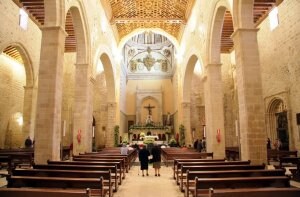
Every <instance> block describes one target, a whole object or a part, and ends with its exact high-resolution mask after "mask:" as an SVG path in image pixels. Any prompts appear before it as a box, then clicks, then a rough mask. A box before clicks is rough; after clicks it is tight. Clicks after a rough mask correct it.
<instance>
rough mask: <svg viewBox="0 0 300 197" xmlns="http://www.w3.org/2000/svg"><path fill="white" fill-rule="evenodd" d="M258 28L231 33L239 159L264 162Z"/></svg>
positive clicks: (264, 134)
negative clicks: (236, 90)
mask: <svg viewBox="0 0 300 197" xmlns="http://www.w3.org/2000/svg"><path fill="white" fill-rule="evenodd" d="M257 31H258V30H257V29H237V30H236V31H235V32H234V34H233V35H232V38H233V41H234V48H235V55H236V65H237V89H238V103H239V121H240V136H241V140H240V143H241V159H242V160H248V159H249V160H251V163H252V164H261V163H263V162H264V163H266V162H267V150H266V148H267V147H266V132H265V130H264V129H265V125H264V104H263V98H262V82H261V81H262V80H261V74H260V73H261V72H260V62H259V53H258V44H257Z"/></svg>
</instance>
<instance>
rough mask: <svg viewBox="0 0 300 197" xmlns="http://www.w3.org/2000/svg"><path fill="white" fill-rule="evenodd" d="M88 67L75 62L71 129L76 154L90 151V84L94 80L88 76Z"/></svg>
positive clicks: (91, 105)
mask: <svg viewBox="0 0 300 197" xmlns="http://www.w3.org/2000/svg"><path fill="white" fill-rule="evenodd" d="M89 69H90V66H89V64H76V71H75V72H76V73H75V81H76V83H75V99H74V100H75V107H74V130H73V153H74V154H76V155H77V154H79V153H84V152H91V151H92V126H93V113H92V108H93V102H92V97H93V94H92V92H93V88H92V84H93V83H94V82H93V80H91V78H90V72H89ZM79 136H80V142H79V139H78V138H79Z"/></svg>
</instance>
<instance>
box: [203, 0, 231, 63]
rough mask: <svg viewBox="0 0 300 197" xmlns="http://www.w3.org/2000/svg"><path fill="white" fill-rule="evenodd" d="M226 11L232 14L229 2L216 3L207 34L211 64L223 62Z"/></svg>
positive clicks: (224, 0) (221, 0)
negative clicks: (221, 57) (222, 37)
mask: <svg viewBox="0 0 300 197" xmlns="http://www.w3.org/2000/svg"><path fill="white" fill-rule="evenodd" d="M226 10H229V11H230V13H232V9H231V6H230V5H229V3H228V1H227V0H219V1H217V2H216V3H215V6H214V9H213V10H212V12H211V13H213V14H212V15H211V17H210V18H211V19H210V22H209V23H208V24H209V27H208V29H209V31H208V34H207V40H208V42H207V54H208V63H209V64H219V63H220V62H221V61H220V54H221V36H222V28H223V22H224V15H225V12H226ZM233 23H234V21H233ZM210 24H211V25H210Z"/></svg>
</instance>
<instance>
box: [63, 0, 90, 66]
mask: <svg viewBox="0 0 300 197" xmlns="http://www.w3.org/2000/svg"><path fill="white" fill-rule="evenodd" d="M68 6H69V7H68V9H66V12H65V17H67V13H68V12H69V11H70V13H71V16H72V20H73V26H74V30H75V36H76V63H77V64H85V63H89V60H90V52H89V48H90V45H89V41H88V40H89V33H88V32H89V31H88V26H87V19H86V14H85V10H84V8H83V5H82V3H81V2H80V1H78V0H73V1H71V2H70V4H69V5H68Z"/></svg>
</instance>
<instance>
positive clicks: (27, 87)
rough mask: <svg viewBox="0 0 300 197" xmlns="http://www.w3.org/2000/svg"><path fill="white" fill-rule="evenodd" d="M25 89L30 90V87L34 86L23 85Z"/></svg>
mask: <svg viewBox="0 0 300 197" xmlns="http://www.w3.org/2000/svg"><path fill="white" fill-rule="evenodd" d="M23 88H24V90H30V89H33V88H34V87H33V86H32V85H30V86H23Z"/></svg>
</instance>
